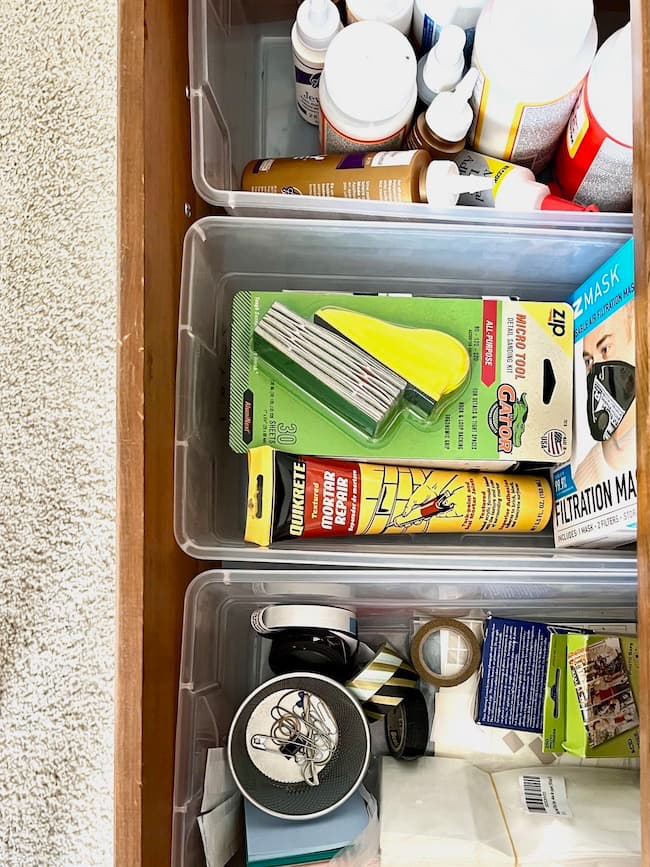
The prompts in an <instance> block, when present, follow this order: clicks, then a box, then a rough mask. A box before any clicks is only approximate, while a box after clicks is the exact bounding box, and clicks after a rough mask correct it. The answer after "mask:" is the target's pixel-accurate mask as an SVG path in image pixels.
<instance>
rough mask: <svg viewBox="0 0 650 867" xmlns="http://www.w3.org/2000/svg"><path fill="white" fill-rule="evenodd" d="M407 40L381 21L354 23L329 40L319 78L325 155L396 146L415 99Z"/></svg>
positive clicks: (412, 62) (414, 71)
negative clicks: (330, 42) (330, 41)
mask: <svg viewBox="0 0 650 867" xmlns="http://www.w3.org/2000/svg"><path fill="white" fill-rule="evenodd" d="M416 74H417V64H416V62H415V53H414V51H413V48H412V47H411V44H410V42H409V41H408V39H407V38H406V36H404V35H403V34H402V33H400V32H399V30H396V29H395V27H391V26H390V25H389V24H384V22H383V21H358V22H356V23H355V24H350V25H349V26H348V27H346V28H344V29H343V30H342V31H341V32H340V33H338V34H337V36H336V37H335V38H334V40H333V41H332V44H331V45H330V47H329V49H328V51H327V56H326V58H325V66H324V68H323V74H322V76H321V80H320V108H321V118H320V145H321V150H322V151H323V152H324V153H342V152H348V151H368V150H395V149H398V148H400V147H401V146H402V143H403V141H404V136H405V135H406V131H407V129H408V127H409V126H410V123H411V119H412V117H413V110H414V109H415V103H416V101H417V84H416Z"/></svg>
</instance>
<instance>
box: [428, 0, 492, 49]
mask: <svg viewBox="0 0 650 867" xmlns="http://www.w3.org/2000/svg"><path fill="white" fill-rule="evenodd" d="M485 3H486V0H415V3H414V5H413V41H414V42H415V45H416V48H417V49H418V52H420V53H426V52H427V51H430V49H431V48H432V47H433V46H434V45H435V44H436V42H437V41H438V39H439V38H440V33H441V30H442V28H443V27H445V26H446V25H447V24H456V25H457V26H458V27H462V28H463V30H464V31H465V37H466V43H465V59H466V60H467V62H468V63H469V60H470V58H471V56H472V48H473V47H474V31H475V28H476V22H477V20H478V17H479V15H480V14H481V10H482V9H483V7H484V6H485Z"/></svg>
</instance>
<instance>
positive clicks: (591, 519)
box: [552, 240, 637, 548]
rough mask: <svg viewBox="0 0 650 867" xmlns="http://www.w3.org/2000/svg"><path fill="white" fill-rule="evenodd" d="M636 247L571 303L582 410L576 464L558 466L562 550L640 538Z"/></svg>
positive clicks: (556, 520)
mask: <svg viewBox="0 0 650 867" xmlns="http://www.w3.org/2000/svg"><path fill="white" fill-rule="evenodd" d="M633 245H634V242H633V241H632V240H630V241H628V242H627V243H626V244H625V245H624V246H623V247H622V248H621V249H620V250H618V251H617V252H616V253H615V254H614V255H613V256H612V257H611V258H610V259H609V260H608V261H607V262H605V264H604V265H603V266H602V267H601V268H599V269H598V271H596V272H595V273H594V274H593V275H592V276H591V277H590V278H589V279H588V280H587V281H586V282H585V283H583V285H582V286H580V288H579V289H577V290H576V291H575V292H574V293H573V295H572V296H571V298H570V299H569V301H570V303H571V305H572V307H573V310H574V314H575V324H574V328H575V362H574V364H575V389H574V391H575V409H574V421H573V437H574V440H573V453H572V455H571V461H570V463H567V464H566V465H564V466H561V467H558V468H554V470H553V473H552V474H553V489H554V494H555V508H554V515H553V524H554V530H555V544H556V545H557V546H558V547H589V548H601V547H602V548H612V547H617V546H619V545H624V544H626V543H628V542H634V541H635V540H636V500H637V492H636V402H635V396H636V395H635V354H634V246H633Z"/></svg>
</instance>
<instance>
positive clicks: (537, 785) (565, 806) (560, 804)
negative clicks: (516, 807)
mask: <svg viewBox="0 0 650 867" xmlns="http://www.w3.org/2000/svg"><path fill="white" fill-rule="evenodd" d="M519 790H520V793H521V805H522V807H523V809H524V810H526V812H527V813H537V814H541V815H546V816H564V817H565V818H567V819H569V818H571V817H572V816H573V813H572V812H571V809H570V807H569V801H568V799H567V795H566V781H565V779H564V777H559V776H551V775H550V774H525V775H523V776H521V777H519Z"/></svg>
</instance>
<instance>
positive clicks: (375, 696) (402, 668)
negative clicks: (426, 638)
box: [345, 644, 418, 720]
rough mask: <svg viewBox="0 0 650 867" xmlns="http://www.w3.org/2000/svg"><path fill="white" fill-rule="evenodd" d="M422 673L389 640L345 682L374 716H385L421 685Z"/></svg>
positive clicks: (368, 712) (367, 712)
mask: <svg viewBox="0 0 650 867" xmlns="http://www.w3.org/2000/svg"><path fill="white" fill-rule="evenodd" d="M417 683H418V676H417V672H416V671H415V669H414V668H412V667H411V666H410V665H409V664H408V663H407V662H405V661H404V660H403V659H402V657H401V656H400V655H399V653H397V651H396V650H394V649H393V648H392V647H391V646H390V645H389V644H383V645H382V646H381V647H380V648H379V650H378V651H377V653H376V654H375V656H374V657H373V658H372V659H371V660H370V662H368V663H367V664H366V665H364V667H363V668H362V669H361V671H360V672H359V673H358V674H357V675H356V676H355V677H353V678H352V680H349V681H348V682H347V683H346V684H345V685H346V687H347V689H348V690H349V691H350V692H351V693H352V695H354V697H355V698H356V699H357V700H358V701H359V702H360V704H361V706H362V707H363V709H364V711H365V713H366V716H367V717H369V718H370V719H373V720H375V719H381V718H382V717H383V716H384V715H385V714H387V713H388V711H389V710H390V709H391V708H392V707H395V706H396V705H398V704H399V703H400V702H401V701H402V700H403V699H404V698H405V696H407V695H408V694H409V693H410V692H411V691H412V690H414V689H415V688H416V687H417Z"/></svg>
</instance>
